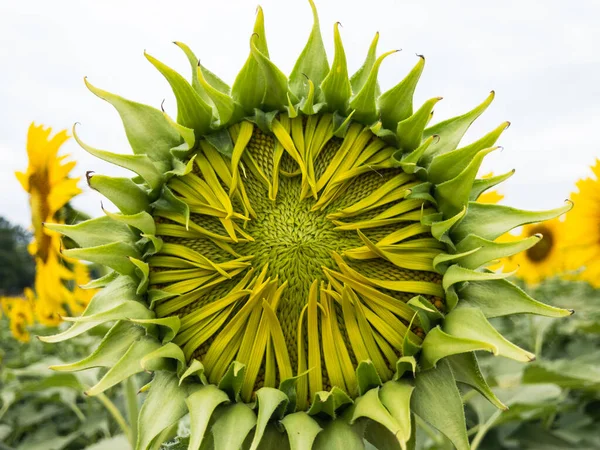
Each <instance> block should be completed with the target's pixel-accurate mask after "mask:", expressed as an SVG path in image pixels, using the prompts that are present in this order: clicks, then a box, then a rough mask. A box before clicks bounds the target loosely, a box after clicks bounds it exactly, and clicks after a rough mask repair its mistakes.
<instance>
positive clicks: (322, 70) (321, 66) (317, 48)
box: [289, 0, 329, 114]
mask: <svg viewBox="0 0 600 450" xmlns="http://www.w3.org/2000/svg"><path fill="white" fill-rule="evenodd" d="M309 3H310V7H311V9H312V14H313V27H312V30H311V32H310V36H309V37H308V42H307V43H306V45H305V46H304V49H303V50H302V53H300V56H299V57H298V60H297V61H296V64H295V65H294V68H293V69H292V72H291V73H290V76H289V88H290V91H291V92H292V93H293V94H294V95H295V96H296V97H298V98H299V99H308V98H309V97H310V96H311V95H313V94H314V86H319V85H320V84H321V82H322V81H323V80H324V79H325V77H326V76H327V73H328V72H329V62H328V61H327V54H326V53H325V46H324V45H323V38H322V37H321V27H320V26H319V16H318V14H317V8H316V7H315V4H314V2H313V1H312V0H309ZM307 79H308V82H309V83H312V90H313V94H310V90H311V87H310V85H308V84H307ZM305 104H306V103H305ZM311 105H312V100H311ZM301 109H302V108H301ZM302 111H303V112H304V113H306V114H309V113H307V112H306V111H304V110H303V109H302Z"/></svg>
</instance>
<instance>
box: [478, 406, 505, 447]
mask: <svg viewBox="0 0 600 450" xmlns="http://www.w3.org/2000/svg"><path fill="white" fill-rule="evenodd" d="M502 412H503V411H502V410H501V409H499V410H498V411H496V412H495V413H494V414H492V416H491V417H490V418H489V419H488V420H487V421H486V422H485V423H484V424H482V425H481V427H480V428H479V429H478V430H477V434H476V435H475V437H474V438H473V441H472V442H471V450H477V448H478V447H479V444H481V442H482V441H483V438H484V437H485V435H486V434H487V432H488V431H489V429H490V428H491V427H492V426H493V425H494V423H495V422H496V420H497V419H498V418H499V417H500V414H502Z"/></svg>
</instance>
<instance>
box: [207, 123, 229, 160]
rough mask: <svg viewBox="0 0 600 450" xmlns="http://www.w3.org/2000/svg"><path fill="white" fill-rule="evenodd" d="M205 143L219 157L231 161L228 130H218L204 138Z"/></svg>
mask: <svg viewBox="0 0 600 450" xmlns="http://www.w3.org/2000/svg"><path fill="white" fill-rule="evenodd" d="M204 138H205V139H206V141H207V142H208V143H209V144H210V145H212V146H213V147H214V148H215V149H216V150H217V151H218V152H219V153H220V154H221V155H223V156H226V157H227V158H230V159H231V156H232V155H233V141H232V140H231V135H230V134H229V131H228V130H225V129H223V130H219V131H216V132H214V133H211V134H207V135H206V136H204Z"/></svg>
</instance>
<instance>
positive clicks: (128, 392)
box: [123, 377, 139, 446]
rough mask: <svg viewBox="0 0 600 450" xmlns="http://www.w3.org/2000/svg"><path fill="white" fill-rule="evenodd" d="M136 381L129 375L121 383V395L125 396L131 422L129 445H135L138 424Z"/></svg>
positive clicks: (128, 417)
mask: <svg viewBox="0 0 600 450" xmlns="http://www.w3.org/2000/svg"><path fill="white" fill-rule="evenodd" d="M137 391H138V387H137V383H136V381H135V377H129V378H127V379H126V380H125V382H124V383H123V396H124V397H125V407H126V408H127V419H129V423H130V424H131V439H130V442H131V445H132V446H133V445H135V443H136V441H137V432H138V430H137V425H138V420H137V419H138V414H139V405H138V399H137Z"/></svg>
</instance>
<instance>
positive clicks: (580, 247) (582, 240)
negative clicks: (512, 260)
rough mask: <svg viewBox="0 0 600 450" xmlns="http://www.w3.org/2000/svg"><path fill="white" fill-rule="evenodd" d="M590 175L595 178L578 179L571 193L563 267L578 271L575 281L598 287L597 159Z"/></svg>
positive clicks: (599, 171)
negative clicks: (571, 204) (578, 280)
mask: <svg viewBox="0 0 600 450" xmlns="http://www.w3.org/2000/svg"><path fill="white" fill-rule="evenodd" d="M592 172H593V173H594V178H585V179H582V180H579V181H578V182H577V192H574V193H572V194H571V200H573V202H574V203H575V206H574V207H573V209H572V210H571V211H570V212H569V213H568V214H567V219H566V222H565V228H566V233H565V239H566V244H565V245H566V264H567V266H568V268H569V269H571V270H578V269H581V271H580V272H579V273H578V274H577V275H576V276H575V278H577V279H580V280H585V281H587V282H589V283H590V284H591V285H592V286H594V287H600V159H596V164H595V166H593V167H592Z"/></svg>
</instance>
